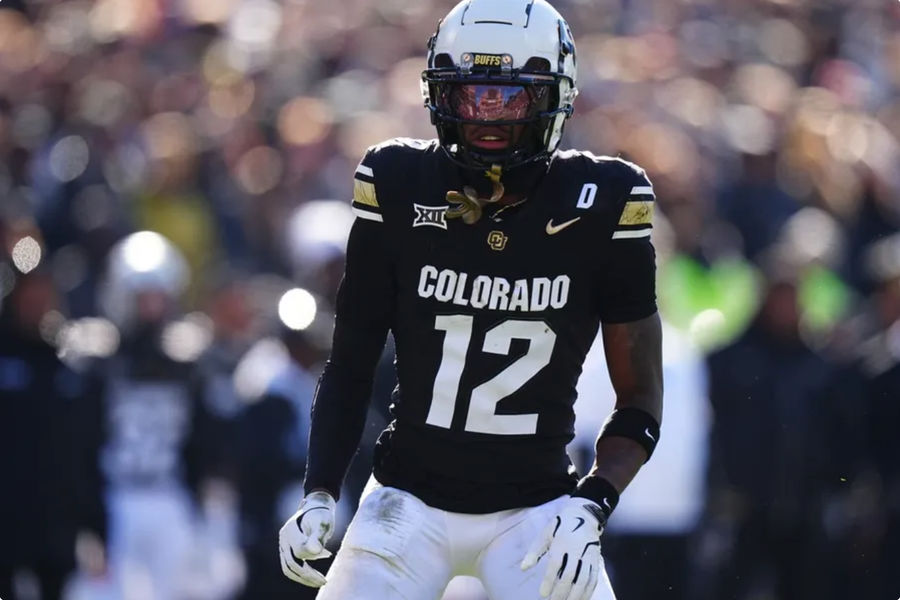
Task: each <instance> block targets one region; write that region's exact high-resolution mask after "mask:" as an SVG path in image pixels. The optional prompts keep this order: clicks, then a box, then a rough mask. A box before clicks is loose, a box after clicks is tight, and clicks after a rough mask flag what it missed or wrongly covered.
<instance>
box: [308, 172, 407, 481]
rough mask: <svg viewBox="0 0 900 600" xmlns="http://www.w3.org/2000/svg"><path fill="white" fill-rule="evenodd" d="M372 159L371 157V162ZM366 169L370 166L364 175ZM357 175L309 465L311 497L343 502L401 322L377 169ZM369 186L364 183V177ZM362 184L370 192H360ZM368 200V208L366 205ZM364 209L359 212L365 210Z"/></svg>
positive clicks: (316, 403)
mask: <svg viewBox="0 0 900 600" xmlns="http://www.w3.org/2000/svg"><path fill="white" fill-rule="evenodd" d="M367 157H368V155H367ZM363 167H366V164H365V159H363V163H362V164H361V165H360V167H359V169H362V168H363ZM363 170H364V171H366V173H362V174H361V173H360V171H359V170H357V172H356V174H355V178H356V179H355V187H356V188H357V190H359V189H360V188H361V187H362V196H359V194H360V192H359V191H357V192H356V193H355V194H354V199H353V209H354V211H355V212H356V214H357V217H358V218H357V219H356V221H355V222H354V223H353V227H352V229H351V231H350V238H349V240H348V242H347V260H346V266H345V270H344V277H343V280H342V281H341V285H340V287H339V289H338V294H337V301H336V307H335V325H334V338H333V343H332V348H331V355H330V357H329V359H328V362H327V363H326V365H325V368H324V370H323V373H322V376H321V377H320V379H319V385H318V387H317V388H316V394H315V398H314V400H313V407H312V421H311V427H310V433H309V455H308V459H307V469H306V480H305V482H304V489H305V491H306V493H309V492H311V491H313V490H317V489H324V490H328V492H329V493H331V495H332V496H333V497H334V498H335V499H337V498H338V497H339V494H340V489H341V486H342V484H343V481H344V478H345V476H346V473H347V469H348V468H349V466H350V461H351V460H352V458H353V455H354V454H355V453H356V450H357V447H358V446H359V441H360V439H361V437H362V432H363V427H364V426H365V419H366V413H367V410H368V404H369V399H370V397H371V393H372V385H373V380H374V376H375V367H376V365H377V364H378V360H379V358H380V357H381V352H382V350H383V348H384V344H385V340H386V338H387V332H388V330H389V328H390V324H391V322H392V319H393V310H394V298H395V286H394V271H393V262H392V260H391V254H390V248H389V243H388V235H387V232H386V230H385V228H384V226H383V225H382V224H381V223H382V222H383V219H382V215H381V213H380V209H379V207H378V203H377V200H376V198H375V191H374V184H373V183H371V181H370V180H372V179H373V177H372V176H370V175H368V174H367V173H371V172H372V169H371V167H367V169H363ZM361 175H362V176H363V177H365V178H366V180H365V181H364V180H362V179H360V176H361ZM360 184H366V185H365V186H360ZM359 197H362V198H363V200H366V201H367V202H368V204H366V203H361V202H358V198H359ZM358 205H359V206H358Z"/></svg>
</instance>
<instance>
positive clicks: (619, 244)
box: [600, 238, 656, 323]
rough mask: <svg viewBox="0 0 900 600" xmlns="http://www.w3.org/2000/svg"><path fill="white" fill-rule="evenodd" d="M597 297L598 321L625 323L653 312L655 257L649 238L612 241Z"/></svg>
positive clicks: (654, 302) (654, 309)
mask: <svg viewBox="0 0 900 600" xmlns="http://www.w3.org/2000/svg"><path fill="white" fill-rule="evenodd" d="M606 264H607V268H606V272H605V278H604V282H603V287H602V291H601V293H600V319H601V320H602V321H603V322H604V323H627V322H631V321H637V320H640V319H643V318H645V317H649V316H650V315H652V314H653V313H655V312H656V253H655V251H654V249H653V244H651V243H650V238H643V239H625V240H612V241H611V242H610V254H609V256H608V257H607V263H606Z"/></svg>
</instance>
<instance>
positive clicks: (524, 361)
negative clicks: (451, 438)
mask: <svg viewBox="0 0 900 600" xmlns="http://www.w3.org/2000/svg"><path fill="white" fill-rule="evenodd" d="M473 321H474V317H472V316H471V315H438V316H437V317H436V318H435V323H434V327H435V329H437V330H439V331H443V332H445V333H444V346H443V353H442V356H441V364H440V367H439V368H438V372H437V376H436V377H435V380H434V390H433V392H432V396H431V407H430V409H429V410H428V417H427V418H426V419H425V422H426V423H428V424H429V425H435V426H437V427H443V428H445V429H449V428H450V424H451V423H452V421H453V413H454V411H455V409H456V399H457V396H458V395H459V382H460V379H461V378H462V374H463V369H464V368H465V363H466V355H467V354H468V352H469V344H470V342H471V340H472V324H473ZM513 339H522V340H527V341H528V350H527V352H526V353H525V354H524V355H522V356H521V357H519V358H518V359H517V360H515V361H513V362H512V363H510V364H509V365H508V366H507V367H506V368H505V369H503V370H502V371H500V372H499V373H497V374H496V375H495V376H494V377H492V378H490V379H489V380H487V381H485V382H484V383H482V384H481V385H479V386H477V387H475V388H474V389H473V390H472V397H471V400H470V401H469V412H468V414H467V415H466V425H465V430H466V431H470V432H473V433H489V434H495V435H529V434H534V433H536V432H537V422H538V415H537V413H527V414H518V415H498V414H497V413H496V409H497V403H498V402H500V401H501V400H502V399H503V398H506V397H507V396H510V395H512V394H513V393H515V392H516V390H518V389H519V388H521V387H522V386H523V385H525V384H526V383H527V382H528V381H529V380H530V379H531V378H532V377H534V376H535V375H537V373H538V372H539V371H540V370H541V369H543V368H544V367H545V366H547V365H548V364H549V363H550V357H551V355H552V354H553V347H554V345H555V344H556V333H555V332H554V331H553V330H552V329H550V327H549V326H548V325H547V324H546V323H545V322H543V321H523V320H518V319H508V320H506V321H503V322H502V323H499V324H498V325H495V326H494V327H492V328H491V329H489V330H488V331H487V333H485V335H484V345H483V346H482V348H481V350H482V351H483V352H490V353H491V354H500V355H504V356H505V355H508V354H509V349H510V342H512V340H513Z"/></svg>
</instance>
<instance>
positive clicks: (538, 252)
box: [279, 0, 662, 600]
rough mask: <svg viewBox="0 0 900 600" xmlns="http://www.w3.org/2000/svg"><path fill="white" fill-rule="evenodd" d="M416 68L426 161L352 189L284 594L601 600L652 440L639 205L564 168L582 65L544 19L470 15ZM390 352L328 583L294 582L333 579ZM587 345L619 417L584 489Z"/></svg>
mask: <svg viewBox="0 0 900 600" xmlns="http://www.w3.org/2000/svg"><path fill="white" fill-rule="evenodd" d="M428 50H429V54H428V64H427V69H426V70H425V71H424V73H423V92H424V95H425V100H426V107H427V108H428V109H429V111H430V113H431V118H432V123H434V125H435V126H436V129H437V133H438V139H437V140H409V139H396V140H390V141H387V142H385V143H383V144H379V145H378V146H374V147H372V148H370V149H369V151H368V152H367V154H366V156H365V157H363V159H362V161H361V162H360V165H359V167H358V168H357V171H356V174H355V181H354V198H353V203H352V208H353V210H354V212H355V213H356V215H357V219H356V221H355V223H354V225H353V229H352V231H351V234H350V239H349V241H348V248H347V263H346V269H345V274H344V278H343V281H342V283H341V287H340V290H339V292H338V298H337V306H336V319H335V332H334V342H333V346H332V351H331V357H330V359H329V362H328V364H327V365H326V367H325V370H324V373H323V375H322V377H321V379H320V381H319V385H318V388H317V392H316V397H315V401H314V405H313V410H312V422H311V429H310V436H309V439H310V443H309V459H308V463H307V472H306V480H305V484H304V488H305V494H306V495H305V497H304V498H303V501H302V502H301V504H300V507H299V509H298V511H297V513H296V514H294V515H293V516H292V517H291V518H290V519H288V521H287V522H286V523H285V525H284V526H283V527H282V529H281V531H280V535H279V546H280V547H279V550H280V555H281V564H282V570H283V571H284V573H285V575H286V576H287V577H289V578H290V579H293V580H295V581H297V582H299V583H302V584H305V585H308V586H313V587H321V588H322V589H321V591H320V592H319V595H318V597H319V598H321V599H323V600H334V599H346V598H353V599H354V600H368V599H371V600H383V599H385V598H398V599H406V600H437V599H438V598H440V597H441V595H442V593H443V591H444V589H445V588H446V586H447V584H448V582H449V581H450V580H451V579H452V578H453V577H455V576H459V575H468V576H474V577H477V578H478V579H480V581H481V583H482V584H483V585H484V588H485V591H486V592H487V594H488V596H489V597H490V598H491V599H492V600H502V599H513V598H514V599H516V600H530V599H535V600H536V599H537V598H539V597H550V598H552V599H553V600H563V599H566V600H588V599H594V600H610V599H613V598H614V597H615V596H614V593H613V590H612V587H611V585H610V582H609V579H608V577H607V575H606V571H605V566H604V563H603V558H602V556H601V552H600V536H601V534H602V532H603V529H604V527H605V526H606V523H607V520H608V519H609V517H610V514H611V513H612V512H613V510H614V508H615V506H616V504H617V502H618V498H619V494H620V493H621V492H622V490H624V489H625V487H626V486H627V485H628V483H629V482H630V481H631V479H632V478H633V477H634V475H635V474H636V473H637V471H638V470H639V469H640V467H641V466H642V465H643V464H644V463H645V462H646V461H647V460H648V459H649V458H650V456H651V454H652V453H653V449H654V447H655V445H656V442H657V440H658V439H659V434H660V420H661V417H662V361H661V339H662V332H661V326H660V321H659V316H658V314H657V310H656V301H655V254H654V250H653V246H652V244H651V243H650V232H651V227H652V214H653V208H654V192H653V187H652V184H651V183H650V181H649V180H648V179H647V177H646V175H645V174H644V172H643V170H642V169H641V168H640V167H638V166H636V165H633V164H631V163H628V162H627V161H624V160H620V159H616V158H610V157H597V156H594V155H592V154H590V153H588V152H577V151H565V152H563V151H559V150H558V149H557V148H558V146H559V143H560V140H561V137H562V134H563V126H564V125H565V122H566V121H567V119H568V118H569V116H571V114H572V111H573V101H574V99H575V96H576V94H577V87H576V49H575V43H574V40H573V37H572V33H571V30H570V28H569V26H568V24H567V23H566V22H565V20H564V19H563V17H562V16H561V15H560V14H559V13H558V12H557V11H556V10H555V9H554V8H553V7H552V6H551V5H550V4H548V3H547V2H546V1H544V0H467V1H464V2H461V3H460V4H458V5H457V6H456V7H454V8H453V9H452V10H451V11H450V13H449V14H448V15H447V16H446V17H445V18H444V19H442V20H441V22H440V23H439V25H438V29H437V31H436V32H435V35H434V36H433V37H432V38H431V39H430V40H429V43H428ZM388 331H391V332H392V333H393V336H394V340H395V342H396V349H397V362H396V365H397V372H398V387H397V389H396V390H395V392H394V395H393V405H392V409H391V412H392V416H393V418H394V420H393V422H392V423H391V424H390V425H389V426H388V428H387V429H386V430H385V431H384V432H383V433H382V435H381V437H380V438H379V441H378V445H377V447H376V451H375V457H374V469H373V477H372V479H371V480H370V484H369V486H368V487H367V489H366V491H365V492H364V494H363V497H362V499H361V504H360V507H359V509H358V511H357V513H356V516H355V517H354V519H353V521H352V523H351V525H350V527H349V529H348V531H347V534H346V536H345V537H344V539H343V543H342V545H341V548H340V550H339V552H338V555H337V557H336V558H335V561H334V563H333V565H332V567H331V569H330V570H329V572H328V576H327V579H326V577H325V576H324V575H322V574H321V573H320V572H318V571H317V570H316V569H315V568H314V567H313V566H312V565H311V564H310V563H309V562H308V561H310V560H315V559H317V558H323V557H325V556H327V555H328V551H327V550H326V549H325V544H326V543H327V541H328V539H329V537H330V536H331V534H332V533H333V530H334V522H335V503H336V500H337V499H338V497H339V494H340V489H341V484H342V481H343V478H344V476H345V474H346V471H347V468H348V465H349V463H350V460H351V458H352V456H353V454H354V453H355V452H356V450H357V447H358V445H359V440H360V436H361V435H362V430H363V425H364V423H365V415H366V409H367V402H368V399H369V396H370V391H371V387H372V378H373V373H374V368H375V364H376V362H377V360H378V357H379V355H380V353H381V350H382V348H383V346H384V343H385V338H386V336H387V333H388ZM598 333H599V334H600V335H601V336H602V340H603V342H602V343H603V345H604V349H605V354H606V357H607V359H606V363H607V368H608V370H609V373H610V379H611V382H612V384H613V387H614V389H615V391H616V403H615V409H614V410H613V412H612V413H611V414H610V415H609V417H608V418H607V419H606V421H605V423H604V425H603V429H602V431H601V432H600V435H599V436H598V438H597V443H596V459H595V460H594V463H593V465H592V466H591V468H590V470H589V472H588V473H587V474H586V475H585V476H583V477H579V474H578V473H577V472H576V469H575V467H574V466H573V465H572V464H571V461H570V459H569V457H568V455H567V454H566V445H567V444H568V442H569V441H571V440H572V438H573V436H574V420H575V413H574V410H573V407H574V403H575V396H576V393H575V386H576V383H577V381H578V377H579V375H580V373H581V369H582V364H583V362H584V360H585V356H586V355H587V352H588V350H589V349H590V347H591V344H592V343H593V341H594V339H595V338H596V337H597V335H598ZM323 586H324V587H323Z"/></svg>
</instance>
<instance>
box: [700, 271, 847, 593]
mask: <svg viewBox="0 0 900 600" xmlns="http://www.w3.org/2000/svg"><path fill="white" fill-rule="evenodd" d="M789 258H790V257H789V256H785V255H783V254H777V253H776V254H774V255H771V254H770V256H769V260H770V262H769V265H768V269H767V271H766V277H767V280H766V284H765V292H764V295H763V296H764V297H763V301H762V305H761V308H760V310H759V313H758V314H757V316H756V318H755V320H754V321H753V323H752V324H751V325H750V328H749V329H748V330H747V332H746V333H744V334H743V335H742V336H741V337H740V338H739V339H738V340H737V341H736V342H734V343H732V344H730V345H729V346H727V347H725V348H723V349H721V350H718V351H716V352H714V353H713V354H711V355H710V357H709V360H708V364H709V375H710V388H709V398H710V402H711V404H712V409H713V415H714V419H713V423H714V426H713V430H712V439H711V445H710V475H709V488H710V493H709V506H708V513H709V514H708V515H707V518H708V522H707V524H706V526H705V527H706V530H705V532H704V536H703V540H702V544H701V548H700V552H701V557H700V558H701V560H702V561H703V563H704V564H705V565H706V568H707V569H709V570H710V572H709V573H707V576H708V579H707V580H706V581H705V582H704V583H705V585H703V586H702V587H703V589H704V592H705V593H706V594H707V596H706V597H708V598H710V599H719V598H734V599H736V600H743V599H750V598H757V597H770V598H774V599H779V600H788V599H794V598H822V597H827V596H825V593H826V591H827V590H828V578H827V577H825V576H823V572H825V573H827V569H823V565H824V564H826V562H825V557H826V554H825V552H824V549H823V547H822V541H823V532H822V523H823V519H824V517H823V514H822V508H823V507H822V496H823V491H824V490H825V489H826V479H827V477H828V476H827V474H826V473H828V471H827V468H828V464H829V456H828V451H829V450H828V449H829V448H832V447H833V444H834V442H835V440H831V439H829V438H828V437H827V434H828V433H829V432H830V425H831V424H830V419H831V418H832V415H831V414H830V412H829V411H828V410H823V408H824V407H826V406H828V403H827V402H826V400H827V398H828V394H829V385H830V384H831V382H832V378H833V375H834V372H835V370H834V368H833V367H832V365H830V364H829V363H828V362H826V361H825V360H824V359H823V357H822V356H820V355H819V354H818V353H817V352H816V351H814V350H813V349H811V348H809V347H808V346H807V345H806V343H805V342H804V340H803V338H802V337H801V328H800V309H799V307H798V298H797V293H798V292H797V285H798V284H797V277H798V272H797V270H796V267H795V266H792V265H790V264H789V263H788V262H787V261H788V259H789ZM835 451H839V449H837V448H835Z"/></svg>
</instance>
